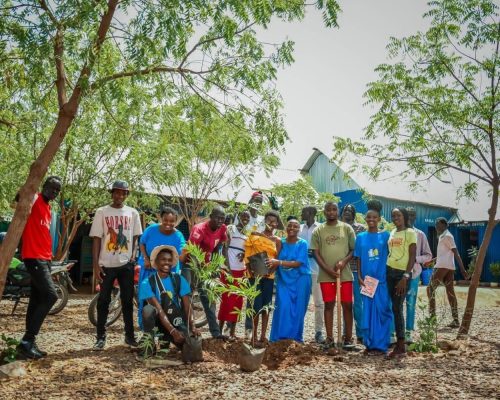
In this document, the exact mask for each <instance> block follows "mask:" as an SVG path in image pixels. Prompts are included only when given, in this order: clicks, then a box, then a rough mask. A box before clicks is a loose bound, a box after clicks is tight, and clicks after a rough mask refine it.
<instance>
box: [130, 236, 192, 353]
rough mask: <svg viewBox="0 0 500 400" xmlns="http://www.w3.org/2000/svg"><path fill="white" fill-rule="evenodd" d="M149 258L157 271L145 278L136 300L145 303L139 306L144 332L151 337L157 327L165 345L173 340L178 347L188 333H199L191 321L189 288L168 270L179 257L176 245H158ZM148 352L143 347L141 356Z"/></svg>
mask: <svg viewBox="0 0 500 400" xmlns="http://www.w3.org/2000/svg"><path fill="white" fill-rule="evenodd" d="M150 259H151V265H152V266H153V267H155V268H156V270H157V273H156V274H153V275H150V276H149V277H148V278H146V279H144V280H143V281H142V282H141V284H140V287H139V301H146V302H147V303H148V304H147V305H145V306H144V308H143V309H142V323H143V327H144V335H151V336H152V335H153V334H154V333H153V332H154V328H157V330H158V332H159V333H161V334H162V338H161V339H162V340H163V341H164V342H166V343H167V347H168V346H169V345H170V343H172V342H173V343H174V344H175V345H176V346H177V347H178V348H180V349H181V348H182V345H183V343H184V341H185V338H186V337H187V335H188V333H190V334H191V335H195V336H199V335H200V332H199V331H198V330H197V329H196V327H195V325H194V320H193V312H192V309H191V301H190V297H189V295H190V294H191V288H190V286H189V284H188V282H187V281H186V279H184V277H183V276H181V275H180V274H176V273H174V272H170V271H171V269H172V268H173V267H174V266H176V265H177V261H178V260H179V254H178V253H177V250H176V249H175V247H173V246H166V245H164V246H157V247H155V248H154V249H153V251H152V252H151V257H150ZM188 321H189V322H188ZM188 323H189V330H188ZM151 339H153V338H151ZM150 351H151V350H150V349H147V348H146V347H144V348H143V351H142V356H143V357H147V356H151V355H152V354H146V353H147V352H150ZM153 352H154V350H153Z"/></svg>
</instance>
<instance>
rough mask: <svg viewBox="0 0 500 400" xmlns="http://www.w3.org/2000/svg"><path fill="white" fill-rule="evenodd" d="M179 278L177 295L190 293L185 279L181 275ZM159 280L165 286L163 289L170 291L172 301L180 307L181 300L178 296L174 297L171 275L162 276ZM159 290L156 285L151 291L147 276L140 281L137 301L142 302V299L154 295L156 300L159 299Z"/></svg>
mask: <svg viewBox="0 0 500 400" xmlns="http://www.w3.org/2000/svg"><path fill="white" fill-rule="evenodd" d="M153 276H154V275H153ZM180 278H181V279H180V288H179V295H180V296H181V297H182V296H187V295H189V294H191V287H190V286H189V283H188V282H187V280H186V279H185V278H184V277H183V276H180ZM161 281H162V283H163V287H164V288H165V290H166V291H167V292H170V293H171V295H172V296H171V298H172V299H173V301H174V303H175V304H177V306H179V307H180V306H181V302H180V301H179V299H178V298H176V297H174V283H173V278H172V277H171V275H169V276H167V277H166V278H163V279H162V280H161ZM155 286H156V285H155ZM160 292H161V288H157V287H155V290H154V291H153V288H152V287H151V284H150V283H149V278H146V279H144V280H143V281H142V282H141V286H140V288H139V302H141V303H142V302H143V301H146V300H148V299H150V298H152V297H156V299H157V300H158V301H161V296H160Z"/></svg>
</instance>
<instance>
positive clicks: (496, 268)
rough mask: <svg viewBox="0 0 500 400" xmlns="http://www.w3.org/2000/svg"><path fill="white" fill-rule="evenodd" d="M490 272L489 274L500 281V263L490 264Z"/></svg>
mask: <svg viewBox="0 0 500 400" xmlns="http://www.w3.org/2000/svg"><path fill="white" fill-rule="evenodd" d="M490 272H491V274H492V275H493V276H494V277H496V278H497V279H500V262H498V261H497V262H494V263H491V264H490Z"/></svg>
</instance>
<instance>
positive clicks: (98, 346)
mask: <svg viewBox="0 0 500 400" xmlns="http://www.w3.org/2000/svg"><path fill="white" fill-rule="evenodd" d="M104 347H106V337H105V336H102V337H98V338H97V340H96V342H95V344H94V347H93V348H92V350H94V351H101V350H104Z"/></svg>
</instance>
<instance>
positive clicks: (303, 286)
mask: <svg viewBox="0 0 500 400" xmlns="http://www.w3.org/2000/svg"><path fill="white" fill-rule="evenodd" d="M299 231H300V223H299V221H297V220H296V219H291V220H289V221H288V223H287V226H286V233H287V237H286V239H282V246H281V251H280V253H279V255H278V259H277V260H276V259H270V260H268V265H269V266H270V267H272V268H276V277H275V281H276V304H275V308H274V312H273V324H272V327H271V342H276V341H278V340H283V339H293V340H296V341H297V342H303V341H304V338H303V333H304V317H305V315H306V311H307V305H308V303H309V297H310V295H311V269H310V268H309V259H308V257H307V249H308V245H307V242H306V241H305V240H304V239H301V238H299V237H298V234H299Z"/></svg>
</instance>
